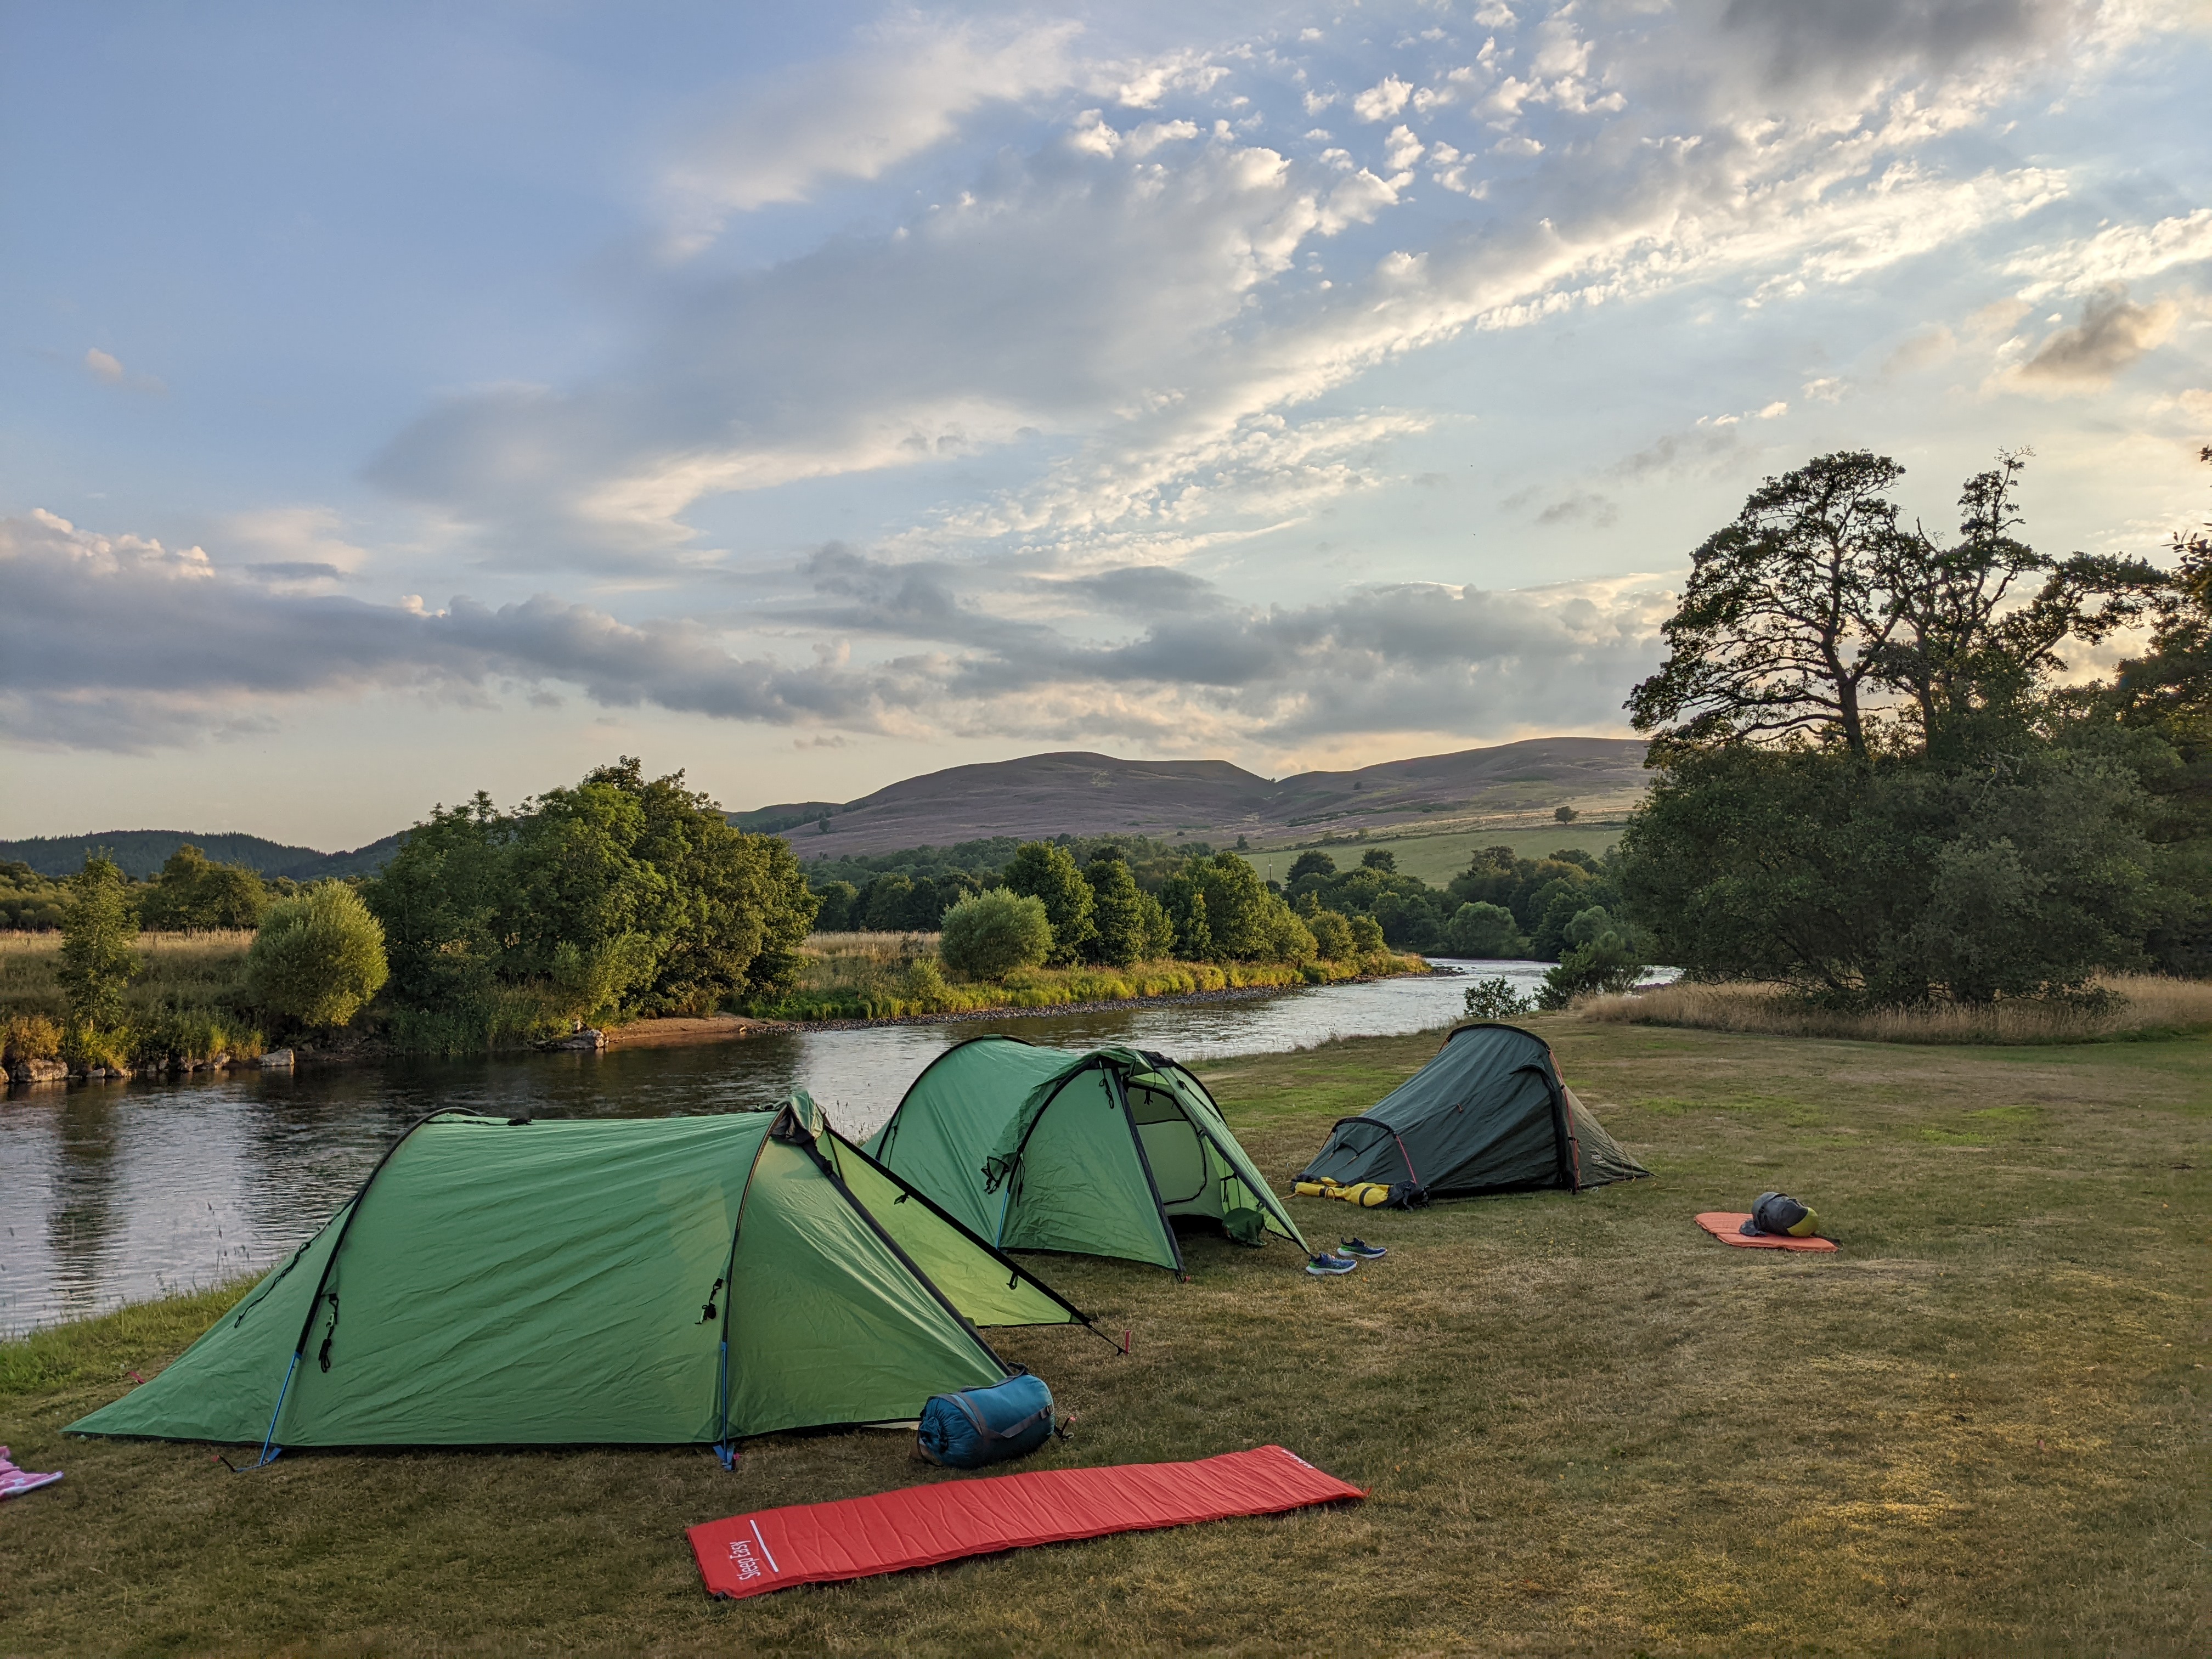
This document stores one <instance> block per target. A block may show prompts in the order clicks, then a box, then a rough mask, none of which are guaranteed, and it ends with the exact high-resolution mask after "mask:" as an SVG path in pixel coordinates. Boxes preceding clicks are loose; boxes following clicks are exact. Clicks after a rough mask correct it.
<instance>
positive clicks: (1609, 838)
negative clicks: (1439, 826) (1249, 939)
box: [1243, 818, 1624, 887]
mask: <svg viewBox="0 0 2212 1659" xmlns="http://www.w3.org/2000/svg"><path fill="white" fill-rule="evenodd" d="M1623 827H1624V825H1623V823H1622V821H1621V820H1620V819H1619V818H1613V819H1610V820H1597V821H1594V822H1589V823H1582V822H1577V823H1555V824H1552V825H1550V826H1548V827H1547V828H1544V829H1455V830H1453V831H1451V832H1450V833H1449V834H1447V835H1440V836H1424V835H1405V836H1394V835H1392V834H1391V833H1390V832H1389V831H1387V830H1386V831H1383V832H1382V833H1380V834H1377V835H1373V836H1369V837H1368V838H1367V839H1366V840H1365V841H1360V842H1338V843H1337V844H1336V845H1335V846H1334V847H1324V848H1322V849H1321V850H1322V852H1324V853H1327V854H1328V855H1329V856H1330V857H1331V858H1333V859H1334V860H1336V867H1337V868H1338V869H1340V870H1349V869H1351V868H1352V866H1355V865H1357V864H1358V862H1359V855H1360V854H1362V853H1364V852H1365V851H1366V850H1367V849H1368V848H1370V847H1383V848H1389V851H1390V854H1391V855H1392V856H1393V857H1394V858H1395V859H1396V860H1398V873H1399V874H1401V875H1404V876H1419V878H1421V879H1422V880H1423V881H1425V882H1427V883H1428V884H1430V885H1431V886H1432V887H1441V886H1443V884H1445V883H1446V882H1448V881H1449V880H1450V879H1451V878H1453V877H1454V876H1455V875H1457V874H1459V872H1461V871H1462V870H1464V869H1466V868H1467V865H1468V860H1469V859H1471V858H1473V857H1474V854H1475V850H1476V848H1482V847H1510V848H1512V849H1513V851H1514V853H1515V854H1516V856H1517V857H1520V858H1524V859H1540V858H1541V857H1543V856H1544V854H1547V853H1548V852H1550V851H1552V849H1553V848H1557V847H1574V848H1581V849H1582V850H1583V851H1584V852H1589V853H1598V854H1602V853H1603V852H1604V851H1605V850H1606V849H1607V848H1609V847H1611V846H1613V844H1614V843H1615V842H1618V841H1619V840H1620V832H1621V829H1623ZM1297 855H1298V849H1297V848H1295V847H1291V846H1287V845H1286V846H1283V847H1263V848H1255V849H1254V850H1252V851H1250V852H1248V853H1246V854H1244V855H1243V856H1244V858H1245V859H1246V860H1248V861H1249V863H1250V864H1251V865H1252V866H1253V867H1254V868H1255V869H1256V870H1258V871H1259V872H1261V874H1262V875H1265V874H1267V873H1269V866H1273V876H1274V878H1275V879H1276V880H1277V881H1280V880H1282V879H1283V878H1284V877H1285V876H1286V875H1288V874H1289V873H1290V869H1291V861H1292V860H1295V859H1296V858H1297Z"/></svg>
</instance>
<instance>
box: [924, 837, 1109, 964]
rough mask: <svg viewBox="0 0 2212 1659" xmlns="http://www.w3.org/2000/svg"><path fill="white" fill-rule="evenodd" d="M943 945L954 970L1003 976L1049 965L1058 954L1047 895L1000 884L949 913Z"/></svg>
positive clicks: (960, 903)
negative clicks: (1047, 960) (1048, 959)
mask: <svg viewBox="0 0 2212 1659" xmlns="http://www.w3.org/2000/svg"><path fill="white" fill-rule="evenodd" d="M1063 856H1065V855H1064V854H1063ZM1080 878H1081V873H1080V872H1078V879H1080ZM940 948H941V949H942V951H943V952H944V957H945V966H946V967H948V968H950V969H952V971H953V972H954V973H956V974H965V975H968V976H969V978H971V979H988V980H1000V979H1004V978H1005V977H1006V975H1008V974H1011V973H1012V972H1013V971H1014V970H1015V969H1018V968H1035V967H1038V966H1040V965H1041V964H1042V963H1043V961H1044V959H1045V957H1048V956H1049V955H1050V954H1051V952H1052V923H1051V922H1050V921H1048V920H1046V917H1045V908H1044V901H1043V900H1042V899H1040V898H1036V897H1034V896H1030V895H1028V894H1022V893H1013V892H1010V891H1008V890H1006V888H1003V887H994V888H993V889H992V890H990V891H989V892H987V893H977V894H975V896H972V897H969V898H964V899H963V900H961V901H960V902H959V903H957V904H956V905H954V906H953V907H952V908H951V909H950V910H947V911H946V912H945V937H944V940H943V943H942V945H941V947H940Z"/></svg>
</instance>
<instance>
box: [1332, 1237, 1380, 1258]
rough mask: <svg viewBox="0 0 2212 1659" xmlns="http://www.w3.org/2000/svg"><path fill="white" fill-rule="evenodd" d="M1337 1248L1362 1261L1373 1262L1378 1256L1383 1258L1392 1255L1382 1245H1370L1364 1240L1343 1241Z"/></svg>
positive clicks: (1351, 1239) (1347, 1239)
mask: <svg viewBox="0 0 2212 1659" xmlns="http://www.w3.org/2000/svg"><path fill="white" fill-rule="evenodd" d="M1337 1248H1338V1249H1341V1250H1342V1251H1343V1252H1344V1253H1345V1254H1346V1255H1356V1256H1358V1258H1359V1259H1360V1260H1361V1261H1374V1260H1375V1259H1376V1257H1377V1256H1383V1255H1389V1254H1390V1252H1389V1251H1388V1250H1386V1249H1383V1247H1382V1246H1381V1245H1380V1244H1370V1243H1368V1242H1367V1241H1366V1240H1365V1239H1364V1238H1346V1239H1341V1240H1340V1241H1339V1242H1338V1246H1337Z"/></svg>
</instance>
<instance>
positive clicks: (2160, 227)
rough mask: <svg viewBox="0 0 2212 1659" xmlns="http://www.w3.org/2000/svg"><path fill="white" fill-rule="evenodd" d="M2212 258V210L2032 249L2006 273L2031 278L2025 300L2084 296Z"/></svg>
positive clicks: (2023, 291)
mask: <svg viewBox="0 0 2212 1659" xmlns="http://www.w3.org/2000/svg"><path fill="white" fill-rule="evenodd" d="M2208 259H2212V208H2199V209H2197V211H2196V212H2194V213H2191V214H2187V215H2183V216H2176V217H2173V218H2170V219H2160V220H2159V221H2158V222H2156V223H2154V224H2149V225H2112V226H2108V227H2107V228H2105V229H2103V230H2100V231H2099V232H2098V233H2097V234H2095V235H2094V236H2089V237H2085V238H2082V239H2081V240H2076V241H2069V242H2063V243H2061V244H2059V245H2058V246H2056V247H2045V246H2038V247H2032V248H2029V249H2027V251H2025V252H2022V253H2021V254H2020V255H2019V256H2018V257H2016V258H2014V259H2013V260H2012V261H2011V262H2010V263H2009V264H2007V265H2006V267H2005V270H2006V272H2007V274H2008V275H2010V276H2027V277H2029V278H2031V279H2032V280H2031V281H2030V282H2029V283H2028V284H2027V287H2025V288H2023V289H2021V299H2023V300H2027V301H2038V300H2042V299H2045V298H2047V297H2048V296H2050V295H2053V294H2086V293H2088V292H2090V291H2091V290H2093V289H2101V288H2107V287H2110V286H2111V285H2112V283H2139V282H2142V281H2143V280H2145V279H2146V278H2148V277H2151V276H2158V275H2160V273H2161V272H2164V271H2167V270H2172V269H2173V268H2174V267H2175V266H2176V265H2185V264H2197V263H2199V262H2201V261H2204V260H2208Z"/></svg>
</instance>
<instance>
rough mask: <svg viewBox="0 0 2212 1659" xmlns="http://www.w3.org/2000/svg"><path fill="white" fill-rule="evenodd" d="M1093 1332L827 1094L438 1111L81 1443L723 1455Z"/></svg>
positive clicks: (998, 1369)
mask: <svg viewBox="0 0 2212 1659" xmlns="http://www.w3.org/2000/svg"><path fill="white" fill-rule="evenodd" d="M907 1200H914V1201H907ZM1082 1317H1083V1316H1081V1315H1080V1314H1079V1313H1078V1312H1077V1311H1076V1310H1074V1309H1073V1308H1072V1307H1071V1306H1069V1305H1068V1304H1066V1302H1065V1301H1063V1300H1061V1299H1060V1297H1059V1296H1058V1295H1056V1294H1055V1293H1054V1292H1053V1291H1051V1290H1049V1289H1048V1288H1047V1287H1046V1286H1045V1285H1042V1283H1040V1282H1039V1281H1038V1280H1037V1279H1035V1278H1034V1277H1032V1276H1031V1275H1030V1273H1027V1272H1026V1271H1025V1270H1024V1269H1023V1268H1021V1267H1018V1266H1017V1265H1016V1264H1015V1263H1013V1262H1012V1261H1010V1260H1009V1259H1008V1258H1007V1257H1006V1256H1005V1255H1001V1254H1000V1253H999V1252H998V1251H997V1250H995V1249H993V1248H992V1247H991V1246H990V1245H988V1244H986V1243H983V1241H982V1240H981V1239H980V1238H977V1237H975V1236H974V1235H973V1234H972V1233H971V1232H970V1231H968V1230H967V1229H965V1228H963V1227H962V1226H961V1225H959V1224H958V1223H957V1222H956V1221H954V1220H952V1219H951V1218H950V1217H948V1216H946V1215H945V1213H944V1212H942V1211H941V1210H940V1209H939V1208H938V1207H937V1206H934V1205H933V1204H931V1203H929V1202H928V1200H927V1199H926V1198H923V1197H921V1195H919V1194H915V1193H913V1192H912V1191H911V1189H910V1188H908V1186H907V1185H906V1184H905V1183H904V1182H901V1181H899V1180H898V1179H897V1178H896V1176H890V1175H889V1174H887V1173H886V1172H884V1170H881V1169H879V1168H878V1167H877V1165H876V1164H874V1163H873V1162H872V1160H871V1159H869V1158H867V1157H866V1156H865V1155H864V1154H863V1153H862V1152H860V1150H859V1149H858V1148H857V1147H855V1146H853V1145H852V1144H851V1143H849V1142H848V1141H845V1140H843V1139H842V1138H840V1137H839V1136H837V1135H836V1133H834V1132H832V1131H831V1130H830V1129H829V1127H828V1126H827V1125H826V1124H825V1123H824V1122H823V1120H822V1117H821V1115H820V1113H819V1112H818V1110H817V1109H815V1107H814V1103H812V1102H811V1100H809V1099H807V1098H806V1097H805V1096H804V1095H799V1096H795V1097H793V1099H792V1100H790V1101H788V1102H787V1103H785V1104H784V1105H783V1106H781V1108H779V1109H776V1110H775V1111H774V1112H740V1113H733V1114H727V1115H718V1116H709V1117H680V1118H657V1119H545V1118H541V1119H538V1120H537V1121H534V1122H532V1121H526V1120H523V1119H515V1120H513V1121H509V1120H507V1119H504V1118H493V1117H481V1116H477V1115H473V1114H465V1113H439V1114H435V1115H432V1116H431V1117H429V1118H427V1119H425V1120H424V1121H422V1122H421V1123H418V1124H416V1126H415V1127H412V1128H411V1129H410V1130H409V1131H408V1133H406V1134H404V1136H402V1137H401V1139H399V1140H398V1142H397V1143H396V1144H395V1145H394V1146H393V1147H392V1150H391V1151H390V1152H387V1153H386V1156H385V1158H384V1161H383V1162H382V1163H381V1164H379V1165H378V1166H377V1168H376V1170H374V1171H373V1172H372V1173H371V1175H370V1176H369V1178H368V1180H367V1181H366V1182H363V1183H362V1187H361V1188H360V1190H359V1191H357V1192H356V1194H354V1196H353V1198H352V1199H351V1200H349V1201H348V1202H347V1203H346V1204H345V1205H344V1206H343V1207H342V1208H340V1210H339V1211H338V1212H337V1214H336V1215H334V1216H333V1217H331V1219H330V1221H329V1222H328V1223H327V1224H325V1226H324V1227H323V1230H322V1231H320V1232H319V1233H317V1234H316V1235H315V1236H314V1237H313V1238H311V1239H309V1240H308V1241H307V1243H305V1244H303V1245H301V1247H300V1249H298V1250H297V1251H296V1252H295V1253H294V1254H293V1255H292V1256H291V1257H290V1258H289V1260H287V1261H284V1262H283V1264H281V1265H280V1266H279V1267H276V1269H274V1270H273V1271H272V1272H270V1273H269V1274H268V1276H267V1277H265V1278H264V1279H262V1280H261V1282H260V1283H259V1284H258V1285H256V1286H255V1287H254V1288H253V1290H252V1291H250V1292H249V1293H248V1294H247V1295H246V1297H245V1298H244V1300H242V1301H241V1302H240V1304H238V1305H237V1306H236V1307H235V1308H234V1309H233V1310H230V1311H229V1312H228V1313H226V1314H225V1315H224V1316H222V1319H220V1320H219V1321H217V1322H216V1324H215V1325H214V1326H213V1327H212V1328H210V1329H209V1330H208V1331H207V1332H206V1333H205V1334H203V1335H202V1336H201V1337H200V1339H199V1340H197V1342H195V1343H193V1344H192V1346H191V1347H189V1348H187V1349H186V1350H185V1352H183V1353H182V1354H181V1355H179V1357H178V1358H177V1360H176V1361H175V1363H174V1364H171V1365H170V1366H169V1367H168V1368H167V1370H163V1371H162V1372H161V1374H160V1375H158V1376H155V1377H154V1378H153V1379H152V1380H151V1381H149V1382H148V1383H145V1384H144V1385H143V1387H140V1388H138V1389H134V1390H132V1391H131V1393H129V1394H126V1395H124V1396H123V1397H122V1398H121V1399H119V1400H118V1401H115V1402H114V1403H113V1404H112V1405H110V1406H107V1407H103V1408H102V1409H100V1410H99V1411H96V1412H94V1413H92V1414H91V1415H90V1416H88V1417H85V1418H82V1419H79V1420H78V1421H76V1422H75V1423H72V1424H70V1431H71V1432H73V1433H79V1434H114V1435H144V1436H149V1437H156V1438H161V1439H188V1440H210V1441H217V1442H229V1443H254V1444H258V1443H261V1442H262V1441H263V1440H264V1437H265V1438H267V1439H269V1440H270V1441H271V1442H273V1443H275V1444H276V1445H278V1446H375V1445H522V1444H537V1445H547V1444H578V1443H603V1444H604V1443H639V1444H645V1443H652V1444H684V1443H716V1444H719V1443H725V1442H727V1441H730V1440H733V1439H737V1438H740V1437H744V1436H746V1435H752V1434H762V1433H766V1432H769V1431H775V1430H780V1429H796V1428H809V1427H818V1426H825V1425H834V1424H842V1423H871V1422H884V1421H895V1420H898V1419H907V1418H912V1417H914V1416H915V1414H916V1413H919V1412H920V1411H921V1407H922V1404H923V1402H924V1401H927V1399H928V1397H929V1396H930V1395H933V1394H938V1393H941V1392H944V1391H946V1390H948V1389H960V1388H965V1387H969V1386H970V1385H973V1384H976V1383H997V1382H1000V1381H1001V1380H1003V1379H1004V1378H1005V1377H1006V1375H1007V1368H1006V1365H1005V1364H1002V1363H1001V1362H1000V1358H999V1357H998V1356H997V1355H996V1354H995V1353H994V1352H992V1350H991V1348H990V1346H989V1345H988V1344H987V1343H986V1342H985V1341H984V1340H983V1339H982V1337H981V1335H980V1334H978V1332H977V1329H976V1328H977V1327H978V1326H982V1325H1033V1324H1055V1323H1061V1322H1068V1321H1079V1320H1081V1319H1082Z"/></svg>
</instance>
